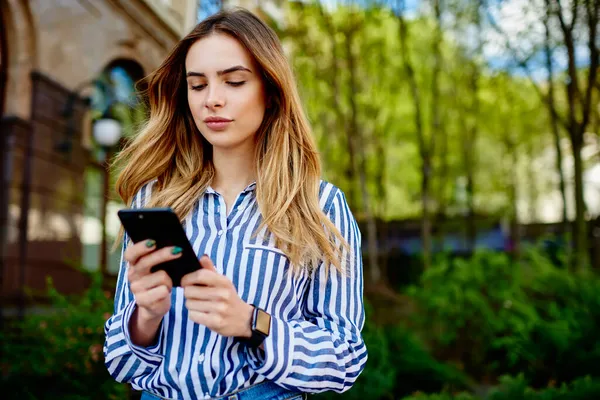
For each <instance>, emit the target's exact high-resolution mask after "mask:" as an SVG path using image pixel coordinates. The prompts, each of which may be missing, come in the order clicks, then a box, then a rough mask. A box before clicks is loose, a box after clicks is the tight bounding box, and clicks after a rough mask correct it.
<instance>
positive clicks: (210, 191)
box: [206, 181, 256, 194]
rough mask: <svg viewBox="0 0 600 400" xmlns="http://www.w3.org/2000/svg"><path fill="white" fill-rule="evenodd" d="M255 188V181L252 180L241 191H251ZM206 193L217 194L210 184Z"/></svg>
mask: <svg viewBox="0 0 600 400" xmlns="http://www.w3.org/2000/svg"><path fill="white" fill-rule="evenodd" d="M255 189H256V181H254V182H252V183H251V184H249V185H248V186H246V188H245V189H244V190H242V193H248V192H253V191H254V190H255ZM206 193H212V194H218V193H217V191H216V190H215V189H213V188H212V186H210V185H208V187H207V188H206Z"/></svg>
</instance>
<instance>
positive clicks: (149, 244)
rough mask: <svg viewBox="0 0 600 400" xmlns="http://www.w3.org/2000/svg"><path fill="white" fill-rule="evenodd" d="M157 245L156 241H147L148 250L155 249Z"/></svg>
mask: <svg viewBox="0 0 600 400" xmlns="http://www.w3.org/2000/svg"><path fill="white" fill-rule="evenodd" d="M155 244H156V241H154V240H147V241H146V247H147V248H150V247H154V245H155Z"/></svg>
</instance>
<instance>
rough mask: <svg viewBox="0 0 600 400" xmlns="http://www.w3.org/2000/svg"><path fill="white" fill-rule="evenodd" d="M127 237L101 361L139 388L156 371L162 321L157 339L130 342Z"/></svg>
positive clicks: (141, 195) (140, 200)
mask: <svg viewBox="0 0 600 400" xmlns="http://www.w3.org/2000/svg"><path fill="white" fill-rule="evenodd" d="M150 185H151V184H146V185H145V186H143V187H142V189H141V190H140V191H139V192H138V193H137V194H136V195H135V197H134V200H133V202H132V208H140V207H143V205H144V203H145V199H146V198H147V197H148V196H149V192H150V189H151V186H150ZM128 241H129V238H128V237H127V235H125V237H124V239H123V248H122V250H121V266H120V268H119V276H118V278H117V288H116V291H115V306H114V314H113V315H112V316H111V317H110V318H109V319H108V320H107V321H106V324H105V326H104V333H105V342H104V362H105V365H106V367H107V369H108V372H109V373H110V375H111V376H112V377H113V378H114V379H116V380H117V381H119V382H129V383H131V384H132V386H133V387H134V388H136V389H138V390H141V389H143V387H142V385H141V382H140V378H142V377H145V376H148V375H150V374H151V373H152V372H154V371H156V370H157V368H158V366H159V365H160V364H161V362H162V361H163V359H164V356H163V355H162V354H161V348H162V341H163V332H162V331H163V325H162V323H161V326H160V327H159V330H158V342H157V343H156V344H154V345H152V346H150V347H141V346H137V345H135V344H133V342H132V341H131V336H130V334H129V320H130V319H131V315H132V314H133V312H134V311H135V309H136V303H135V299H134V297H133V294H132V293H131V291H130V289H129V281H128V280H127V269H128V267H129V264H128V263H127V262H126V261H125V260H124V258H123V255H124V254H125V249H126V248H127V242H128Z"/></svg>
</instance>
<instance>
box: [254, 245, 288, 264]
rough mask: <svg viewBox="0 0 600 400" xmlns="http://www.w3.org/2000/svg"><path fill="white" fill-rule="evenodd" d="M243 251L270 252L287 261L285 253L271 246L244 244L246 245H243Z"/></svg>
mask: <svg viewBox="0 0 600 400" xmlns="http://www.w3.org/2000/svg"><path fill="white" fill-rule="evenodd" d="M244 250H259V251H270V252H273V253H275V254H279V255H282V256H283V257H285V258H286V260H287V256H286V255H285V253H284V252H283V250H281V249H278V248H277V247H273V246H265V245H262V244H246V245H244Z"/></svg>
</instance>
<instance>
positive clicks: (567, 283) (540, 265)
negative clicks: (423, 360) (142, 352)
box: [408, 250, 600, 386]
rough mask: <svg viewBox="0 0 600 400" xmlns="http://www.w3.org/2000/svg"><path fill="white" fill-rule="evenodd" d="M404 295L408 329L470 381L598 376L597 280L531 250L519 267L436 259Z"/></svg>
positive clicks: (498, 259)
mask: <svg viewBox="0 0 600 400" xmlns="http://www.w3.org/2000/svg"><path fill="white" fill-rule="evenodd" d="M408 293H409V294H410V295H411V296H412V297H413V298H414V299H415V301H416V302H417V304H418V309H419V312H418V313H417V314H416V315H415V316H414V319H413V321H412V323H414V325H415V327H416V328H417V330H418V331H419V333H420V334H421V335H422V337H424V338H425V339H426V342H428V343H430V344H431V346H432V347H433V348H434V349H435V354H436V356H437V357H438V358H439V359H444V360H451V361H452V362H454V363H457V364H458V365H461V366H462V367H463V368H464V370H465V372H467V373H468V374H469V375H471V376H473V377H475V378H476V379H482V380H486V379H490V378H493V377H494V376H498V375H503V374H518V373H520V372H523V374H524V376H525V377H526V378H527V380H528V381H529V382H532V384H534V385H535V386H546V385H547V384H548V383H549V382H553V381H556V382H559V383H561V382H566V381H570V380H572V379H575V378H576V377H579V376H584V375H586V374H594V375H595V376H598V375H599V372H598V371H597V368H596V366H597V365H598V363H600V346H599V345H598V343H597V327H598V326H599V323H600V307H599V306H600V279H599V278H598V277H597V276H593V275H590V274H585V275H584V274H575V273H571V272H569V271H568V270H567V269H564V268H561V267H557V266H555V265H553V264H552V263H551V262H550V261H549V259H548V258H547V257H545V256H544V255H543V254H541V253H540V252H538V251H533V250H532V251H529V252H528V253H527V256H526V257H524V258H523V259H522V260H520V261H518V262H517V261H514V260H511V259H510V257H509V256H508V255H506V254H497V253H491V252H480V253H477V254H476V255H475V256H474V257H473V258H472V259H469V260H465V259H454V260H451V259H448V258H446V259H443V260H439V262H437V263H435V265H434V266H433V267H432V268H431V269H429V270H428V271H426V272H425V273H424V274H423V276H422V280H421V284H420V285H419V286H413V287H411V288H410V289H409V290H408Z"/></svg>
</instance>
